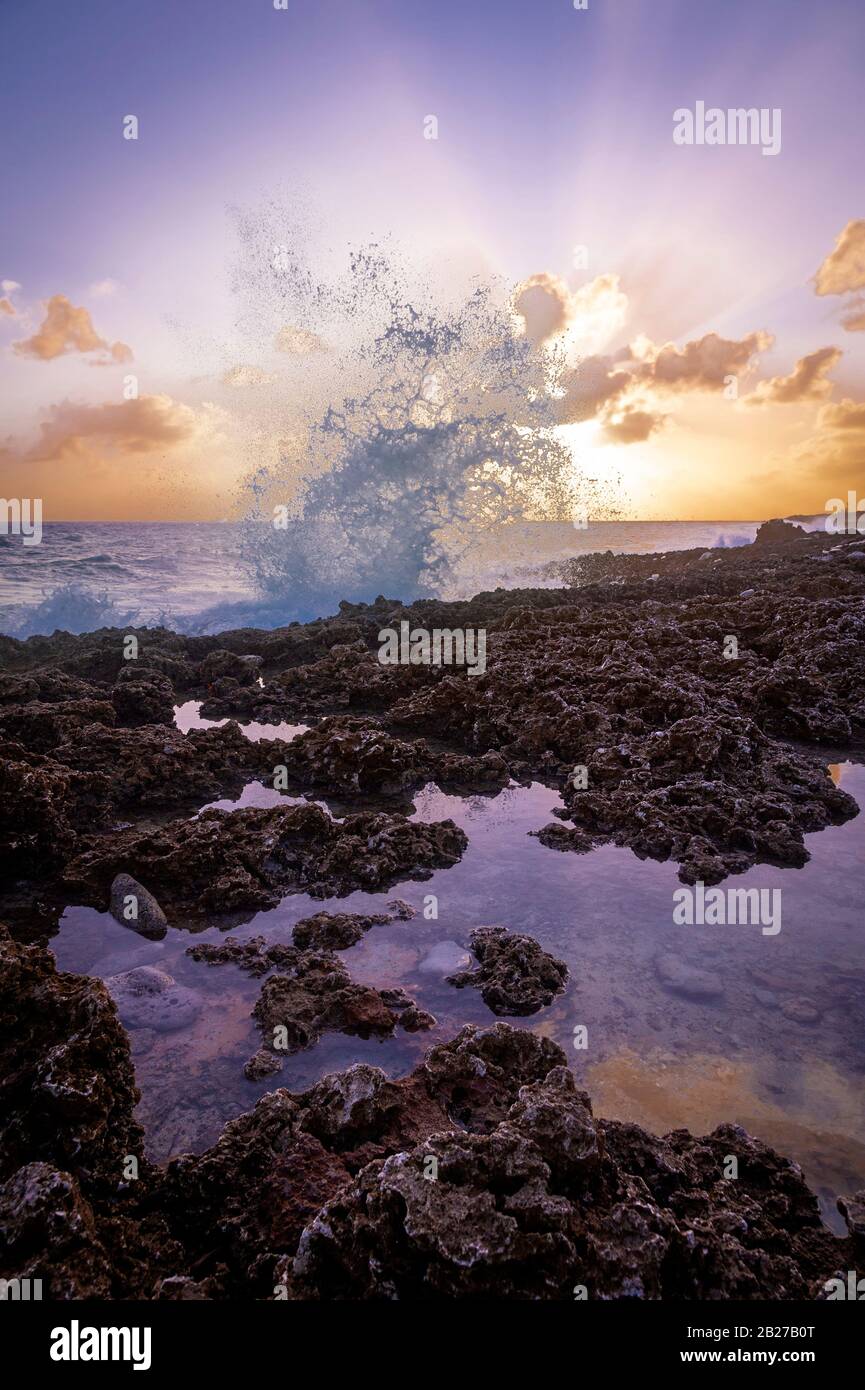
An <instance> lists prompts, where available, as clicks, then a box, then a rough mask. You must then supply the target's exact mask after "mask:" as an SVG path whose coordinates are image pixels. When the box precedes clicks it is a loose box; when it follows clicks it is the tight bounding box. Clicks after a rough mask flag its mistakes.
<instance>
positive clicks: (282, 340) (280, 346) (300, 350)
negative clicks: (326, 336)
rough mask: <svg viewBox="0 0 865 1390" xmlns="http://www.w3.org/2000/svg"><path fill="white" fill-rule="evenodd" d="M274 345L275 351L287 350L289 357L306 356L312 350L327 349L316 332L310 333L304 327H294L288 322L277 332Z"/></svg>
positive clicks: (321, 350) (324, 350)
mask: <svg viewBox="0 0 865 1390" xmlns="http://www.w3.org/2000/svg"><path fill="white" fill-rule="evenodd" d="M274 347H275V348H276V350H277V352H287V353H288V354H289V355H290V356H291V357H306V356H307V355H308V354H309V353H312V352H326V351H327V344H326V343H325V342H324V340H323V339H322V338H319V336H318V334H317V333H310V332H309V331H308V329H306V328H294V327H292V325H291V324H288V323H287V324H286V325H285V327H284V328H281V329H280V330H279V332H278V333H277V335H276V338H275V339H274Z"/></svg>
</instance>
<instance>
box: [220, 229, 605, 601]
mask: <svg viewBox="0 0 865 1390" xmlns="http://www.w3.org/2000/svg"><path fill="white" fill-rule="evenodd" d="M273 218H274V210H273V208H269V209H268V210H267V212H266V214H265V215H264V216H263V217H262V220H261V221H259V222H256V221H255V220H254V219H251V218H250V217H248V216H247V217H244V219H243V220H242V222H241V224H240V228H239V230H240V232H241V241H242V245H243V263H244V266H245V267H246V269H245V270H241V271H238V273H237V275H236V279H235V285H236V288H237V290H238V293H239V294H241V296H245V297H246V300H247V306H246V309H245V311H244V312H243V314H242V315H241V321H242V322H244V323H247V324H255V325H256V328H257V329H258V331H259V332H261V331H262V330H263V327H264V325H265V324H267V323H268V319H269V325H270V328H271V330H272V329H273V328H274V326H275V314H274V313H271V314H270V315H269V316H268V305H270V307H271V308H274V307H275V308H277V309H278V311H279V314H280V315H281V316H282V317H283V318H284V317H285V316H286V314H290V316H291V323H290V324H288V325H287V326H286V325H283V327H282V329H281V330H280V332H281V334H282V336H283V338H284V336H285V333H286V327H287V328H288V330H289V332H290V334H291V335H294V336H293V337H291V338H290V341H291V342H292V343H300V344H301V345H303V344H307V345H308V346H307V351H306V352H304V351H303V348H302V347H301V349H300V350H299V352H298V356H300V357H301V358H303V357H304V356H306V357H307V358H308V357H309V356H310V355H311V354H313V353H314V357H315V361H314V368H315V370H314V373H313V374H312V379H311V378H310V372H309V362H308V361H307V362H306V363H305V364H303V367H305V373H304V371H303V369H302V368H301V367H300V366H299V367H298V373H299V375H298V381H297V387H298V389H297V393H296V395H295V397H294V399H293V402H292V404H293V406H294V410H293V411H292V412H291V413H290V414H286V415H284V416H282V417H281V418H280V419H279V420H278V422H277V421H273V422H272V423H271V428H272V429H273V427H274V425H277V427H278V430H279V432H281V433H282V435H283V437H284V438H285V439H286V443H285V445H284V447H283V448H282V449H281V451H280V454H279V458H278V459H277V460H276V461H275V462H273V463H266V464H259V465H257V466H255V467H254V468H252V469H251V470H250V474H249V477H248V479H247V488H248V497H249V505H248V507H247V511H246V517H245V524H244V527H243V552H242V553H243V558H244V561H245V563H246V564H247V565H248V566H249V568H250V570H251V572H252V573H253V574H254V577H255V582H256V585H257V587H258V589H259V590H260V592H261V595H262V598H263V599H264V600H265V601H266V602H268V603H269V604H270V606H271V608H272V609H275V610H281V612H282V615H283V619H284V620H287V619H289V618H308V617H312V616H315V615H317V614H320V613H326V612H332V611H334V609H335V608H336V605H337V604H338V602H339V600H340V599H349V600H352V601H359V600H366V601H369V600H371V599H374V598H375V596H376V595H377V594H379V593H387V594H389V595H393V596H397V597H399V598H402V599H405V600H411V599H414V598H417V597H420V596H426V595H433V594H437V595H441V596H444V597H447V596H450V595H452V594H453V593H454V592H455V591H456V588H457V587H459V588H460V589H461V590H463V591H464V590H465V585H466V566H467V564H468V565H469V566H470V554H471V551H472V548H473V547H474V546H475V545H476V544H477V542H478V540H479V539H480V538H481V537H483V536H484V535H489V534H490V533H491V532H492V531H493V530H495V529H497V528H501V527H503V526H505V527H506V526H507V525H508V524H509V523H511V522H514V521H516V520H519V519H522V518H524V517H526V516H530V517H532V516H533V517H535V518H543V519H547V520H566V519H567V518H568V517H570V516H572V515H573V513H574V510H575V508H576V507H577V506H578V505H579V504H580V501H581V489H580V484H579V478H578V474H577V470H576V469H575V465H574V459H573V456H572V453H571V451H570V450H569V449H568V448H567V446H566V445H565V444H564V443H563V442H562V440H561V439H560V438H559V437H558V436H557V433H556V431H555V424H556V399H557V389H558V386H557V383H558V379H559V377H560V374H561V372H562V370H563V368H564V365H565V364H564V362H563V361H562V360H560V359H559V358H557V356H556V354H555V353H554V352H551V351H550V350H548V349H544V348H539V347H538V346H536V345H533V344H532V343H531V342H530V341H529V340H528V339H527V338H526V337H525V335H524V333H523V331H522V323H521V320H519V318H518V316H516V315H515V314H514V313H513V312H512V310H511V308H510V292H509V290H508V288H507V287H506V286H504V285H503V284H502V283H501V282H499V281H496V280H489V281H487V282H485V283H477V282H476V283H475V284H474V285H473V286H471V287H470V288H469V290H468V292H467V293H464V294H463V295H462V297H458V296H456V295H455V294H454V293H453V292H452V291H451V292H450V293H448V292H447V291H443V290H442V289H441V287H440V286H439V287H437V288H435V289H434V288H431V287H430V286H429V285H428V284H425V283H423V278H422V276H421V275H419V274H417V273H414V272H411V271H409V270H407V269H406V266H405V263H404V261H403V259H402V257H401V256H400V255H399V253H397V252H395V251H393V250H391V249H388V248H385V247H382V246H380V245H373V246H369V247H366V248H364V249H362V250H361V251H359V252H356V253H355V254H353V255H352V256H351V257H350V261H349V267H348V270H347V272H345V273H344V274H343V275H337V276H336V277H334V278H331V279H329V280H328V279H321V278H319V277H318V276H317V275H315V274H314V273H313V271H312V270H311V269H310V267H309V265H308V264H307V263H306V260H305V258H304V254H303V250H304V248H303V246H302V244H299V243H298V242H297V241H296V240H294V239H292V237H291V236H288V237H285V236H284V235H283V237H282V239H281V240H278V239H277V238H278V237H279V233H278V232H277V230H276V226H275V224H274V221H273ZM268 247H272V248H274V250H275V252H276V253H277V254H275V255H274V254H271V263H270V269H269V271H268V269H267V266H266V264H265V262H266V258H267V254H268ZM262 301H264V302H263V303H262ZM312 344H314V347H313V346H311V345H312ZM304 396H306V399H304ZM322 401H324V402H325V403H324V404H323V405H322ZM279 404H280V402H279V400H278V398H276V399H275V400H273V399H272V405H274V406H275V407H276V408H277V409H278V408H279ZM584 504H585V503H584ZM458 570H459V576H460V577H459V581H458V580H457V572H458Z"/></svg>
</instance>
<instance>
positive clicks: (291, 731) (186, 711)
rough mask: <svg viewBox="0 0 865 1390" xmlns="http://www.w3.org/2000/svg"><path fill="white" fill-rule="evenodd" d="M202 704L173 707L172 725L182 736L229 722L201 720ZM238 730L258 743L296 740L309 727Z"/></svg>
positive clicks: (252, 726)
mask: <svg viewBox="0 0 865 1390" xmlns="http://www.w3.org/2000/svg"><path fill="white" fill-rule="evenodd" d="M259 683H260V682H259ZM203 704H204V701H203V700H187V701H186V703H185V704H183V705H175V707H174V723H175V725H176V726H177V728H178V729H179V730H180V732H181V733H182V734H188V733H189V731H190V729H218V728H220V727H221V725H223V724H227V723H228V722H229V721H228V720H227V719H202V717H201V714H200V710H201V706H202V705H203ZM240 728H241V731H242V732H243V733H244V734H246V737H247V738H248V739H251V740H252V742H253V743H259V742H260V740H261V739H263V738H284V739H292V738H296V737H297V735H298V734H305V733H306V731H307V729H308V728H309V725H308V724H255V723H252V724H241V725H240Z"/></svg>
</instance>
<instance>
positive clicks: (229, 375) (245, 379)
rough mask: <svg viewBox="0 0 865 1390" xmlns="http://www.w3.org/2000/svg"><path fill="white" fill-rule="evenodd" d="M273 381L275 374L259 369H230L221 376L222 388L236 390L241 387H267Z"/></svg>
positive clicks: (244, 367)
mask: <svg viewBox="0 0 865 1390" xmlns="http://www.w3.org/2000/svg"><path fill="white" fill-rule="evenodd" d="M274 381H276V375H275V373H274V372H265V371H262V369H261V367H248V366H239V367H230V368H229V370H228V371H227V372H224V373H223V375H222V384H223V386H234V387H236V388H237V389H239V388H241V387H243V386H269V385H270V384H271V382H274Z"/></svg>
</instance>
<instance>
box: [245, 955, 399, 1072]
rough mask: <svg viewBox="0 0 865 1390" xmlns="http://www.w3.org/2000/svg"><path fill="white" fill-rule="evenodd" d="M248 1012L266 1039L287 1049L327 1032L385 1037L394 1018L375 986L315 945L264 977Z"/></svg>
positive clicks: (305, 1044)
mask: <svg viewBox="0 0 865 1390" xmlns="http://www.w3.org/2000/svg"><path fill="white" fill-rule="evenodd" d="M252 1014H253V1018H254V1019H255V1020H256V1022H257V1023H258V1025H259V1027H260V1028H261V1031H262V1034H263V1036H264V1037H265V1039H266V1040H267V1041H268V1043H269V1044H270V1045H271V1046H272V1047H276V1048H277V1049H278V1050H280V1051H285V1052H297V1051H299V1050H300V1049H301V1048H305V1047H311V1046H312V1044H313V1043H315V1042H317V1041H318V1039H319V1038H320V1037H321V1035H322V1033H326V1032H336V1033H355V1034H357V1035H358V1037H361V1038H370V1037H373V1036H377V1037H389V1036H390V1034H392V1033H393V1030H394V1027H395V1026H396V1022H397V1015H396V1012H395V1010H394V1008H393V1006H392V1005H391V1006H389V1005H388V1004H387V1003H386V1002H385V999H384V998H383V997H382V994H381V993H380V992H379V990H376V989H372V988H371V987H370V986H368V985H359V984H356V983H355V982H354V981H353V980H352V978H351V976H350V975H349V973H348V971H347V970H346V968H345V966H344V965H343V964H342V962H341V961H339V960H337V958H336V957H335V956H332V955H330V954H329V953H327V952H317V951H307V952H298V954H297V957H296V960H295V963H294V966H293V968H292V971H291V974H290V975H271V976H270V977H269V978H268V979H266V980H265V982H264V984H263V985H262V987H261V994H260V995H259V997H258V1001H257V1002H256V1005H255V1008H254V1009H253V1011H252ZM275 1039H276V1041H275Z"/></svg>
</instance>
